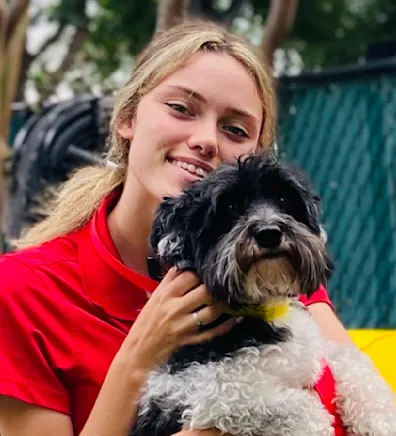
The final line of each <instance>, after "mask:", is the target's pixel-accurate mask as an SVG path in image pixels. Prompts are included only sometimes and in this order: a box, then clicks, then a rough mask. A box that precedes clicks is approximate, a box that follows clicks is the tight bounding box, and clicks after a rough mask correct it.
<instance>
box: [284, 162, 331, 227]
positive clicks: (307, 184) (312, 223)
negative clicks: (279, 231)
mask: <svg viewBox="0 0 396 436" xmlns="http://www.w3.org/2000/svg"><path fill="white" fill-rule="evenodd" d="M283 168H284V170H285V174H286V177H288V178H289V180H290V181H291V182H292V183H293V184H294V186H295V187H296V188H297V189H298V191H299V192H300V195H301V198H302V200H303V201H304V204H305V209H306V220H307V224H308V226H309V228H310V229H311V230H313V231H314V232H315V233H316V234H318V235H319V234H321V232H322V229H321V227H320V215H321V200H320V197H319V195H318V194H317V193H316V192H315V190H314V187H313V185H312V183H311V181H310V180H309V178H308V177H307V176H306V174H305V173H304V172H303V171H302V170H301V169H300V168H298V167H297V166H296V165H291V164H283Z"/></svg>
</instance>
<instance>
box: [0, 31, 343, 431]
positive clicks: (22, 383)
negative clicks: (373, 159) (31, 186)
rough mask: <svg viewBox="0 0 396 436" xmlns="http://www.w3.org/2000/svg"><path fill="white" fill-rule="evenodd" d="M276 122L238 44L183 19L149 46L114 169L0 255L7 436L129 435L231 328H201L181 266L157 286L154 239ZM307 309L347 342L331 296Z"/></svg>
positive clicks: (261, 78)
mask: <svg viewBox="0 0 396 436" xmlns="http://www.w3.org/2000/svg"><path fill="white" fill-rule="evenodd" d="M274 113H275V110H274V96H273V90H272V88H271V80H270V79H269V77H268V76H267V74H266V72H265V70H264V69H263V66H262V63H261V62H260V59H259V58H258V57H257V56H256V55H255V54H254V52H253V51H252V49H251V48H249V47H248V46H247V45H246V44H245V43H244V42H243V41H241V40H240V39H238V38H236V37H235V36H232V35H230V34H228V33H227V32H225V31H224V30H222V29H220V28H217V27H216V26H214V25H210V24H208V23H187V24H184V25H181V26H178V27H176V28H173V29H172V30H170V31H168V32H165V33H163V34H161V35H159V36H158V37H156V38H155V39H154V40H153V41H152V42H151V43H150V45H149V46H148V47H147V49H146V50H145V51H144V53H143V54H142V56H141V57H140V59H139V62H138V65H137V66H136V69H135V71H134V73H133V75H132V78H131V79H130V81H129V82H128V83H127V84H126V85H125V87H124V88H123V89H122V90H121V91H120V93H119V96H118V98H117V101H116V103H115V107H114V114H113V118H112V123H111V145H110V150H109V154H108V157H109V159H111V160H113V161H114V162H115V163H116V164H117V168H115V169H109V168H102V167H88V168H85V169H83V170H80V171H79V172H78V173H77V174H76V175H75V176H74V177H72V179H71V180H70V181H69V182H68V183H66V185H65V186H64V188H63V189H62V190H61V191H60V193H59V196H58V198H57V200H56V202H55V204H54V206H53V207H52V208H51V210H50V211H49V216H48V218H47V219H46V220H44V221H43V222H42V223H40V224H39V225H37V226H36V227H34V228H32V229H30V230H29V231H28V232H27V234H26V235H25V237H24V238H22V239H21V240H20V241H19V247H20V248H23V249H21V250H19V251H17V252H15V253H13V254H8V255H5V256H3V257H1V258H0V283H1V293H0V324H1V325H0V329H1V332H2V333H1V336H0V433H1V434H2V436H14V435H18V436H53V435H54V434H56V435H57V436H72V435H81V436H110V435H111V436H126V435H127V434H128V429H129V428H130V426H131V424H132V423H133V420H134V419H135V414H136V403H137V401H138V398H139V390H140V388H141V387H142V385H143V384H144V382H145V379H146V377H147V375H148V373H149V371H150V370H151V369H153V368H154V366H155V365H156V364H158V363H160V362H161V361H163V360H164V359H167V358H168V357H169V356H170V354H171V353H172V352H173V351H174V350H175V349H176V348H177V347H180V346H181V345H184V344H191V343H197V342H202V341H206V340H210V339H211V338H212V337H214V336H215V335H221V334H224V333H226V332H227V331H228V330H229V329H231V328H232V327H233V325H234V324H235V322H237V320H235V319H232V320H229V321H227V322H225V323H224V324H222V325H220V326H218V327H216V328H214V329H212V330H209V331H206V332H200V331H199V329H198V328H197V324H196V320H195V317H194V316H193V312H194V311H195V310H196V309H197V308H198V307H200V306H202V305H203V304H204V303H205V302H206V301H207V300H208V293H207V290H206V289H205V287H204V286H202V285H200V284H199V283H198V282H197V279H196V278H195V277H194V276H193V275H192V274H190V273H182V274H180V273H178V272H177V271H175V270H170V271H169V273H168V274H167V275H166V277H165V278H164V279H163V280H162V282H161V283H160V284H158V283H156V282H155V281H153V280H151V279H150V278H149V277H148V271H147V257H148V256H149V255H150V253H149V247H148V243H147V241H148V236H149V233H150V229H151V223H152V219H153V213H154V211H155V209H156V207H157V205H158V204H159V202H160V201H161V199H162V198H163V196H164V195H178V194H179V193H180V191H181V190H182V188H183V187H184V186H186V185H187V184H188V183H190V182H192V181H194V180H197V179H199V178H200V177H204V176H205V174H206V173H207V172H209V171H211V170H213V169H214V168H216V167H217V166H218V165H219V164H220V163H221V162H224V161H232V160H233V159H235V158H236V157H238V156H241V155H244V154H246V153H249V152H251V151H258V150H264V149H265V148H267V147H268V145H269V144H270V142H271V140H272V139H273V136H274V126H275V120H274ZM154 289H155V292H153V291H154ZM187 291H190V292H187ZM152 292H153V294H152V296H151V298H150V299H149V296H150V295H151V293H152ZM305 303H306V304H307V305H308V304H310V310H311V312H312V314H313V316H314V318H315V319H317V320H318V322H319V323H320V325H321V326H322V327H323V330H324V332H325V333H326V334H327V336H329V337H331V338H332V339H335V340H339V341H348V340H349V338H348V335H347V334H346V332H345V330H344V329H343V327H342V325H341V324H340V323H339V321H338V320H337V318H336V317H335V315H334V314H333V312H332V309H331V304H330V302H329V299H328V297H327V295H326V291H325V290H324V289H319V290H318V291H317V293H316V294H315V295H314V296H313V297H312V299H311V300H310V301H309V302H307V301H306V302H305ZM221 313H222V308H221V307H220V306H219V305H217V304H214V305H212V306H209V307H206V308H204V309H202V310H200V312H199V318H200V320H201V321H202V322H203V323H205V324H206V323H210V322H211V321H213V320H214V319H216V318H217V317H218V316H219V315H220V314H221ZM181 434H184V435H186V436H187V435H190V436H193V435H208V436H209V435H216V434H217V432H216V431H215V430H208V431H202V432H181V433H180V434H179V435H181Z"/></svg>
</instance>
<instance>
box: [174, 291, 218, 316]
mask: <svg viewBox="0 0 396 436" xmlns="http://www.w3.org/2000/svg"><path fill="white" fill-rule="evenodd" d="M178 303H180V307H181V309H182V311H183V312H185V313H190V312H193V311H194V310H196V309H198V308H199V307H201V306H204V305H207V304H211V303H212V299H211V297H210V295H209V292H208V290H207V288H206V286H205V285H202V284H201V285H199V286H197V287H196V288H194V289H191V290H190V291H189V292H187V293H186V294H185V295H184V296H183V297H182V298H181V299H180V301H179V302H178Z"/></svg>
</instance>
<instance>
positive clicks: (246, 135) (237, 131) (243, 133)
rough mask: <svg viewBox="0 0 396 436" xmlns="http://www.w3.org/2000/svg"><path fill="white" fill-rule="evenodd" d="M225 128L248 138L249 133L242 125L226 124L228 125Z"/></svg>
mask: <svg viewBox="0 0 396 436" xmlns="http://www.w3.org/2000/svg"><path fill="white" fill-rule="evenodd" d="M224 129H225V130H227V131H228V132H230V133H232V134H233V135H235V136H240V137H241V138H248V134H247V133H246V132H245V131H244V130H243V129H241V128H240V127H236V126H226V127H224Z"/></svg>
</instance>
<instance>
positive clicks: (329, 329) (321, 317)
mask: <svg viewBox="0 0 396 436" xmlns="http://www.w3.org/2000/svg"><path fill="white" fill-rule="evenodd" d="M308 310H309V312H310V313H311V315H312V318H313V319H314V320H315V321H316V322H317V324H318V325H319V327H320V329H321V330H322V332H323V334H324V336H325V337H326V338H327V339H330V340H332V341H334V342H338V343H340V344H346V345H351V344H353V341H352V339H351V337H350V336H349V335H348V332H347V330H346V329H345V327H344V326H343V325H342V323H341V321H340V320H339V319H338V318H337V316H336V314H335V313H334V311H333V309H332V308H331V307H330V306H329V305H328V304H327V303H322V302H320V303H313V304H311V305H309V306H308Z"/></svg>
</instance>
